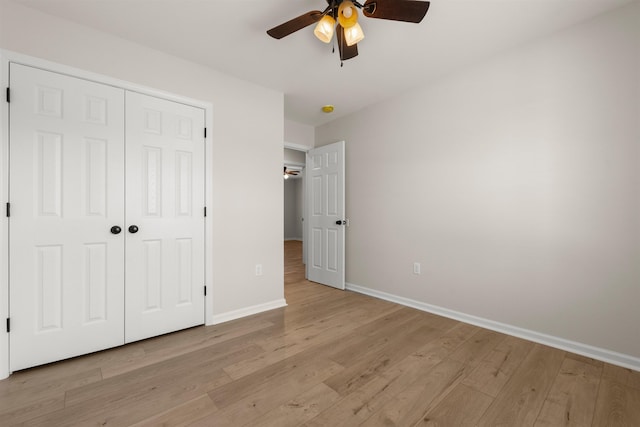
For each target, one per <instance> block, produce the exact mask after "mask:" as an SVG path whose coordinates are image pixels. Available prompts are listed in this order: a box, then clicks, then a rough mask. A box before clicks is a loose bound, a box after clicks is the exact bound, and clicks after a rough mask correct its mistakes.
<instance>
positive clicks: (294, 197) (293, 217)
mask: <svg viewBox="0 0 640 427" xmlns="http://www.w3.org/2000/svg"><path fill="white" fill-rule="evenodd" d="M283 181H284V239H285V240H302V205H303V201H304V194H303V192H302V182H303V181H302V179H301V178H297V179H286V180H283Z"/></svg>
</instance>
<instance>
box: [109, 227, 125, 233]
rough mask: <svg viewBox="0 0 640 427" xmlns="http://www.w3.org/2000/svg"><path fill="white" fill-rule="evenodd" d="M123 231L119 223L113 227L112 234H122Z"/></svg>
mask: <svg viewBox="0 0 640 427" xmlns="http://www.w3.org/2000/svg"><path fill="white" fill-rule="evenodd" d="M121 231H122V228H120V227H118V226H117V225H114V226H113V227H111V234H120V232H121Z"/></svg>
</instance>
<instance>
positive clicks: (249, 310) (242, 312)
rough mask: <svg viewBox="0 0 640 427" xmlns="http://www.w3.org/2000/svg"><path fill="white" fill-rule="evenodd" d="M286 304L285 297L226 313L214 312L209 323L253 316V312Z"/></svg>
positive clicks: (256, 312) (214, 323)
mask: <svg viewBox="0 0 640 427" xmlns="http://www.w3.org/2000/svg"><path fill="white" fill-rule="evenodd" d="M286 306H287V301H285V300H284V298H283V299H278V300H275V301H270V302H266V303H264V304H258V305H252V306H251V307H244V308H240V309H238V310H232V311H227V312H226V313H220V314H214V315H213V316H212V317H211V321H210V322H207V325H217V324H218V323H224V322H228V321H230V320H236V319H240V318H241V317H246V316H251V315H252V314H258V313H262V312H263V311H269V310H273V309H276V308H281V307H286Z"/></svg>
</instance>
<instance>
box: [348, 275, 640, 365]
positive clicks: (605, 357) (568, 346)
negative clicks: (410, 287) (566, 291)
mask: <svg viewBox="0 0 640 427" xmlns="http://www.w3.org/2000/svg"><path fill="white" fill-rule="evenodd" d="M345 285H346V289H347V290H348V291H353V292H358V293H360V294H364V295H369V296H372V297H375V298H379V299H383V300H386V301H391V302H395V303H396V304H400V305H404V306H407V307H411V308H415V309H418V310H421V311H426V312H429V313H433V314H437V315H439V316H443V317H448V318H450V319H454V320H458V321H460V322H464V323H469V324H472V325H476V326H480V327H481V328H485V329H490V330H492V331H496V332H501V333H503V334H507V335H512V336H515V337H518V338H522V339H525V340H529V341H533V342H536V343H539V344H544V345H548V346H549V347H554V348H558V349H561V350H565V351H569V352H571V353H576V354H580V355H582V356H586V357H590V358H592V359H597V360H601V361H603V362H607V363H611V364H612V365H617V366H622V367H624V368H629V369H633V370H634V371H640V358H637V357H633V356H630V355H627V354H622V353H617V352H615V351H610V350H606V349H603V348H599V347H593V346H591V345H588V344H583V343H579V342H576V341H570V340H566V339H564V338H559V337H555V336H552V335H547V334H543V333H540V332H536V331H531V330H529V329H523V328H519V327H517V326H512V325H508V324H506V323H500V322H496V321H493V320H489V319H484V318H482V317H477V316H472V315H470V314H465V313H460V312H458V311H454V310H449V309H448V308H443V307H439V306H436V305H431V304H427V303H424V302H421V301H416V300H412V299H409V298H405V297H401V296H397V295H393V294H389V293H386V292H382V291H377V290H375V289H371V288H366V287H364V286H359V285H354V284H353V283H346V284H345Z"/></svg>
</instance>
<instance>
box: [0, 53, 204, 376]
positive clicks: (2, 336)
mask: <svg viewBox="0 0 640 427" xmlns="http://www.w3.org/2000/svg"><path fill="white" fill-rule="evenodd" d="M12 62H13V63H17V64H22V65H26V66H30V67H35V68H40V69H43V70H47V71H52V72H56V73H59V74H65V75H68V76H71V77H78V78H81V79H84V80H89V81H93V82H96V83H101V84H106V85H110V86H115V87H118V88H121V89H125V90H129V91H133V92H139V93H142V94H145V95H150V96H154V97H157V98H162V99H166V100H168V101H173V102H178V103H181V104H187V105H191V106H194V107H198V108H202V109H203V110H205V127H206V129H207V133H206V136H205V147H204V154H205V185H204V187H205V206H207V207H209V209H208V210H209V212H211V210H212V209H211V207H212V205H213V186H214V183H213V156H212V149H211V147H212V141H213V131H212V129H211V127H212V123H213V104H212V103H210V102H205V101H201V100H197V99H193V98H188V97H185V96H180V95H176V94H172V93H169V92H165V91H162V90H158V89H154V88H150V87H147V86H143V85H139V84H135V83H130V82H127V81H124V80H119V79H115V78H112V77H109V76H105V75H102V74H98V73H93V72H89V71H85V70H81V69H78V68H75V67H70V66H67V65H63V64H59V63H55V62H51V61H47V60H44V59H40V58H35V57H32V56H28V55H23V54H20V53H16V52H12V51H9V50H4V49H0V83H2V92H3V99H2V100H1V101H2V102H0V202H1V204H2V205H4V204H5V203H7V202H8V201H9V200H8V194H9V104H8V103H7V102H6V99H4V92H5V90H6V88H8V87H9V63H12ZM212 230H213V216H212V215H211V214H208V215H207V216H206V217H205V254H204V256H205V274H204V276H205V284H204V285H205V287H206V292H207V294H206V297H205V325H212V324H213V321H212V320H213V282H212V278H213V260H212V259H209V258H210V257H211V254H212V253H213V233H212ZM8 233H9V221H8V219H7V216H6V214H4V213H3V214H2V215H0V321H1V322H2V323H3V324H4V323H5V319H8V318H9V303H10V301H9V271H8V268H9V251H8V248H9V238H8ZM9 369H10V367H9V333H8V332H7V329H6V328H5V327H4V325H2V327H0V379H4V378H6V377H8V376H9V374H10V370H9Z"/></svg>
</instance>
